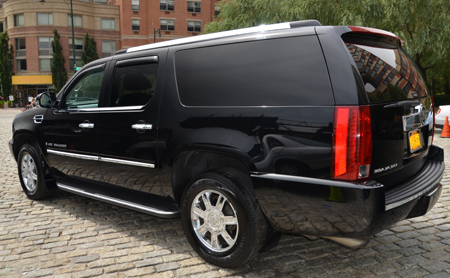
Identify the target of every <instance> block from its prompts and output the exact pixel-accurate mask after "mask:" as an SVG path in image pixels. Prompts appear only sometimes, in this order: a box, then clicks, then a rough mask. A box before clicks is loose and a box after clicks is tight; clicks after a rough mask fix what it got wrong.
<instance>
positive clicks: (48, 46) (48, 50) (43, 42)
mask: <svg viewBox="0 0 450 278" xmlns="http://www.w3.org/2000/svg"><path fill="white" fill-rule="evenodd" d="M52 41H53V37H39V56H51V55H53V51H52Z"/></svg>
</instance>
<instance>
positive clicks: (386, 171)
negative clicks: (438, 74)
mask: <svg viewBox="0 0 450 278" xmlns="http://www.w3.org/2000/svg"><path fill="white" fill-rule="evenodd" d="M344 40H345V39H344ZM358 42H359V43H360V44H358V43H354V42H352V41H351V38H350V39H349V38H347V39H346V47H347V49H348V51H349V52H350V54H351V57H352V58H353V61H354V63H355V64H356V68H357V71H358V72H359V75H360V76H361V79H362V82H363V85H364V90H365V93H366V94H367V98H368V102H369V105H370V114H371V122H372V132H373V134H372V136H373V154H372V165H371V177H372V178H374V179H376V180H378V181H380V182H382V183H383V184H384V185H385V186H386V187H387V188H389V187H390V186H393V185H395V184H397V183H399V182H401V181H403V180H406V179H408V178H409V177H411V176H412V175H414V174H416V173H417V171H419V170H420V169H421V167H422V166H423V163H424V161H425V156H426V154H427V153H428V147H429V145H430V144H431V143H432V135H433V105H432V99H431V97H430V95H429V92H428V89H427V87H426V84H425V82H424V79H423V76H422V74H421V72H420V70H419V69H418V67H417V65H416V64H415V63H414V61H413V60H412V59H411V58H410V57H409V56H408V54H407V53H406V52H405V51H404V50H403V49H402V48H401V47H393V46H388V45H386V44H385V45H381V44H379V43H378V41H376V40H374V41H373V42H372V40H361V37H359V40H358ZM362 42H363V44H362Z"/></svg>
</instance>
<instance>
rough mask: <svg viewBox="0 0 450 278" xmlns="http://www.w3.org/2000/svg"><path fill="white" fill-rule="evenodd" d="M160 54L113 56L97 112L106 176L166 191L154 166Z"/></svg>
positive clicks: (121, 182)
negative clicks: (108, 82)
mask: <svg viewBox="0 0 450 278" xmlns="http://www.w3.org/2000/svg"><path fill="white" fill-rule="evenodd" d="M161 56H163V55H150V56H146V57H143V58H133V59H127V60H121V61H117V62H116V65H115V67H114V73H113V78H112V82H111V83H112V86H111V88H110V89H109V92H110V93H109V99H108V105H107V107H102V108H101V109H100V114H99V117H100V118H99V160H100V169H101V173H102V176H103V179H104V181H105V182H107V183H110V184H114V185H119V186H124V187H126V188H129V189H135V190H139V191H145V192H149V193H154V194H158V195H168V193H167V192H163V189H162V187H161V186H160V183H159V173H158V171H157V170H156V169H155V168H157V167H158V165H157V160H158V142H157V119H158V103H159V101H158V99H159V94H160V90H161V88H160V87H161V86H160V85H159V84H160V83H161V80H162V72H163V70H162V69H161V65H162V64H163V63H161V59H162V58H161Z"/></svg>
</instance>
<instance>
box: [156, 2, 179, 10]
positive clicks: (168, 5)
mask: <svg viewBox="0 0 450 278" xmlns="http://www.w3.org/2000/svg"><path fill="white" fill-rule="evenodd" d="M159 9H160V10H161V11H174V10H175V5H174V0H159Z"/></svg>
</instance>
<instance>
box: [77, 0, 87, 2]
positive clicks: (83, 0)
mask: <svg viewBox="0 0 450 278" xmlns="http://www.w3.org/2000/svg"><path fill="white" fill-rule="evenodd" d="M79 1H82V2H89V0H79Z"/></svg>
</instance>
